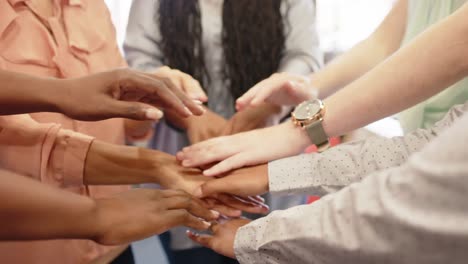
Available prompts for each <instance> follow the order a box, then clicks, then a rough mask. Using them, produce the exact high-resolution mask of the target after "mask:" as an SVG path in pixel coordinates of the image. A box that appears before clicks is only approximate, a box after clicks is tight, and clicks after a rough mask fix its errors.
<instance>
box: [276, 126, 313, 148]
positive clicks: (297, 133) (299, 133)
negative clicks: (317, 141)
mask: <svg viewBox="0 0 468 264" xmlns="http://www.w3.org/2000/svg"><path fill="white" fill-rule="evenodd" d="M282 125H283V126H284V128H285V130H286V132H285V135H294V136H292V137H291V138H292V140H293V145H294V146H297V147H298V148H299V149H300V150H304V149H306V148H307V147H308V146H310V145H311V144H313V143H312V142H311V140H310V138H309V136H308V135H307V132H306V131H305V130H304V129H303V128H302V127H300V126H297V125H295V124H294V123H293V121H292V120H287V121H286V122H284V123H283V124H282Z"/></svg>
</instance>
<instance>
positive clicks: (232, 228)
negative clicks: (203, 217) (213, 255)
mask: <svg viewBox="0 0 468 264" xmlns="http://www.w3.org/2000/svg"><path fill="white" fill-rule="evenodd" d="M250 222H251V221H250V220H248V219H244V218H238V219H232V220H226V221H220V223H213V224H212V226H211V230H212V232H213V234H212V235H201V234H197V233H194V232H192V231H187V236H188V237H189V238H190V239H192V240H193V241H194V242H197V243H198V244H200V245H202V246H204V247H207V248H211V249H212V250H214V251H216V252H217V253H219V254H221V255H224V256H226V257H230V258H236V256H235V254H234V240H235V238H236V233H237V230H239V228H241V227H243V226H245V225H247V224H249V223H250Z"/></svg>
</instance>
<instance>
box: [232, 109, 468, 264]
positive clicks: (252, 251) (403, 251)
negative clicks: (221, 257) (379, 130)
mask: <svg viewBox="0 0 468 264" xmlns="http://www.w3.org/2000/svg"><path fill="white" fill-rule="evenodd" d="M467 129H468V116H466V115H465V116H464V117H462V118H460V119H459V120H457V121H456V122H455V123H454V125H453V126H452V127H450V128H448V129H447V130H445V131H444V132H442V133H441V134H440V135H439V136H438V137H437V138H436V139H434V140H433V141H432V142H431V143H429V144H427V145H426V146H425V147H424V148H423V149H422V150H421V151H418V152H417V153H414V154H413V155H411V157H410V158H409V159H408V161H407V162H405V163H404V164H403V165H401V166H400V167H395V168H391V169H387V170H383V171H379V172H375V173H373V174H371V175H369V176H368V177H366V178H365V179H364V180H363V181H362V182H359V183H355V184H352V185H350V186H348V187H346V188H344V189H342V190H340V191H339V192H337V193H335V194H330V195H328V196H325V197H324V198H322V199H320V200H319V201H317V202H315V203H313V204H310V205H304V206H298V207H294V208H291V209H288V210H285V211H276V212H273V213H272V214H270V215H269V216H267V217H264V218H261V219H258V220H256V221H254V222H252V223H250V224H249V225H246V226H244V227H242V228H240V229H239V231H238V232H237V234H236V240H235V251H236V256H237V258H238V260H239V262H240V263H250V264H254V263H262V264H265V263H272V264H273V263H298V264H299V263H315V264H319V263H369V264H370V263H388V264H393V263H394V264H397V263H398V264H413V263H427V264H436V263H460V264H462V263H466V256H467V253H466V252H467V249H468V200H467V199H466V193H467V192H468V178H467V175H468V162H467V158H468V148H466V145H465V142H468V133H466V131H467Z"/></svg>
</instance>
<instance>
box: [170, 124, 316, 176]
mask: <svg viewBox="0 0 468 264" xmlns="http://www.w3.org/2000/svg"><path fill="white" fill-rule="evenodd" d="M310 144H311V142H310V139H309V138H308V137H307V134H306V132H305V131H304V130H302V129H301V128H298V127H296V126H295V125H294V124H293V123H292V122H289V121H288V122H284V123H283V124H280V125H277V126H273V127H268V128H264V129H258V130H252V131H249V132H243V133H239V134H235V135H232V136H224V137H218V138H214V139H210V140H207V141H204V142H201V143H198V144H195V145H192V146H189V147H186V148H183V149H182V151H180V152H179V153H177V159H178V160H180V161H182V165H183V166H184V167H200V166H204V165H208V164H213V163H217V164H215V165H214V166H213V167H211V168H209V169H207V170H205V171H204V172H203V174H204V175H206V176H217V175H220V174H222V173H226V172H228V171H231V170H234V169H238V168H241V167H245V166H252V165H258V164H262V163H266V162H269V161H272V160H276V159H280V158H284V157H288V156H292V155H297V154H299V153H301V152H302V151H304V149H305V148H306V147H307V146H308V145H310Z"/></svg>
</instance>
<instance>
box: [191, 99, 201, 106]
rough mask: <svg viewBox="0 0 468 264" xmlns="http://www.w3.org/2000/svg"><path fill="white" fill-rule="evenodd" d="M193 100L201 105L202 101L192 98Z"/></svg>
mask: <svg viewBox="0 0 468 264" xmlns="http://www.w3.org/2000/svg"><path fill="white" fill-rule="evenodd" d="M193 102H194V103H196V104H197V105H202V104H203V102H202V101H200V100H198V99H194V100H193Z"/></svg>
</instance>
